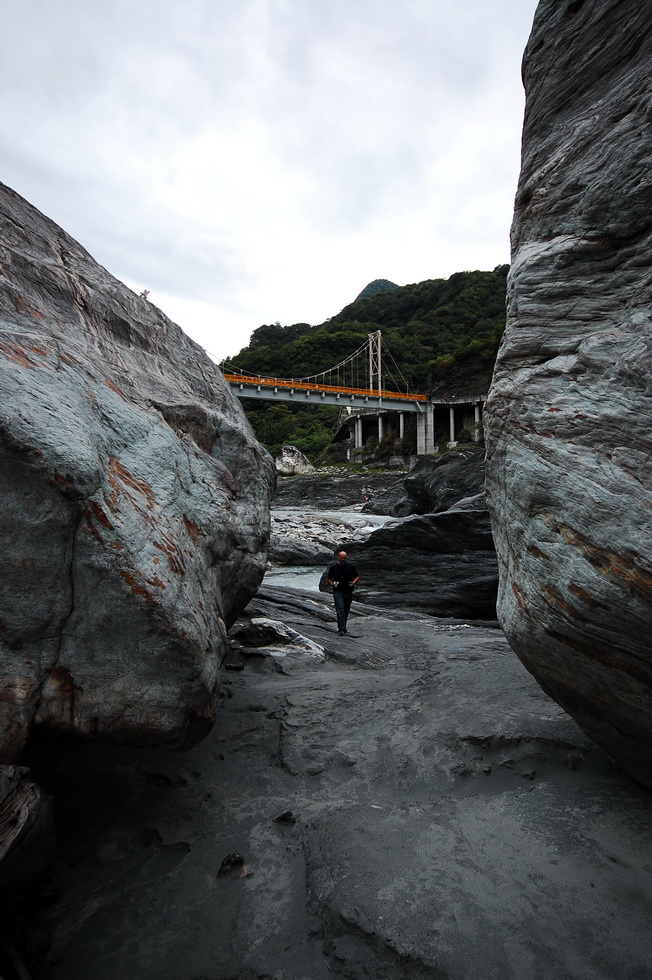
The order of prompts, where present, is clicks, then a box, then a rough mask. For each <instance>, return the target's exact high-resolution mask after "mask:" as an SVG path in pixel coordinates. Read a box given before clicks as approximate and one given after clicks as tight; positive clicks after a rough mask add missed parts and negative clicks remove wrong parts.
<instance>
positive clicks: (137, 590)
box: [120, 569, 155, 606]
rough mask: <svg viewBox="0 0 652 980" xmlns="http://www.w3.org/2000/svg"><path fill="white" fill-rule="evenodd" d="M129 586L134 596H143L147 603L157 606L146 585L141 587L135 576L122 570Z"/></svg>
mask: <svg viewBox="0 0 652 980" xmlns="http://www.w3.org/2000/svg"><path fill="white" fill-rule="evenodd" d="M120 574H121V575H122V577H123V579H124V580H125V582H126V583H127V585H128V586H129V589H130V591H131V592H132V593H133V595H138V596H142V598H143V599H144V600H145V602H147V604H148V605H152V606H153V605H155V599H154V597H153V596H152V594H151V593H150V592H148V591H147V589H146V588H145V586H144V585H141V584H140V583H139V582H137V581H136V578H135V576H133V575H132V574H131V572H128V571H127V570H126V569H122V571H121V573H120Z"/></svg>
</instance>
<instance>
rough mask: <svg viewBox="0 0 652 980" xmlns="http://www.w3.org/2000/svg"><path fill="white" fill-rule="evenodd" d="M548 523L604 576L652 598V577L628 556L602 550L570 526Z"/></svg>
mask: <svg viewBox="0 0 652 980" xmlns="http://www.w3.org/2000/svg"><path fill="white" fill-rule="evenodd" d="M548 523H549V524H550V526H551V527H552V528H553V529H554V530H555V531H557V532H558V533H559V534H560V535H561V536H562V537H563V539H564V540H565V541H566V542H567V543H568V544H570V545H572V546H573V547H574V548H577V549H578V550H579V551H581V552H582V553H583V555H584V557H585V558H586V560H587V561H588V562H589V563H590V564H591V565H593V567H594V568H597V569H598V571H600V572H601V573H602V574H603V575H605V576H611V577H612V578H616V579H620V580H621V581H623V582H625V583H626V584H627V585H628V586H629V588H631V589H632V590H633V591H634V592H638V593H639V594H640V595H643V596H644V597H645V598H646V599H649V598H650V597H651V596H652V575H650V574H649V573H648V572H647V571H643V569H641V568H640V567H639V566H638V565H637V564H636V562H635V561H634V560H633V559H632V558H630V557H629V556H628V555H621V554H618V552H616V551H612V550H611V549H610V548H600V547H598V546H597V545H595V544H594V543H593V542H592V541H590V540H589V539H588V538H587V537H585V535H583V534H581V533H580V532H579V531H575V530H574V529H573V528H570V527H568V525H565V524H559V523H557V522H555V521H549V522H548Z"/></svg>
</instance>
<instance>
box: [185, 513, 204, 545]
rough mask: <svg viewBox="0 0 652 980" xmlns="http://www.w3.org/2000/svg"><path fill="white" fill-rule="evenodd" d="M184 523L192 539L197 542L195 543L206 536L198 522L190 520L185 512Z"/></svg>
mask: <svg viewBox="0 0 652 980" xmlns="http://www.w3.org/2000/svg"><path fill="white" fill-rule="evenodd" d="M183 523H184V524H185V525H186V531H187V532H188V534H189V535H190V537H191V538H192V540H193V541H194V542H195V544H197V542H198V541H199V539H200V538H202V537H203V536H204V535H203V533H202V532H201V531H200V530H199V528H198V527H197V525H196V524H194V523H193V522H192V521H191V520H189V518H187V517H186V515H185V514H184V515H183Z"/></svg>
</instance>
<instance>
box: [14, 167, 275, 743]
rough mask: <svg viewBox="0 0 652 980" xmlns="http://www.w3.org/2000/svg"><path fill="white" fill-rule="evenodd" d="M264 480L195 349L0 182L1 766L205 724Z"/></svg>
mask: <svg viewBox="0 0 652 980" xmlns="http://www.w3.org/2000/svg"><path fill="white" fill-rule="evenodd" d="M274 480H275V474H274V467H273V463H272V460H271V458H270V457H269V456H268V455H267V454H266V453H265V451H264V450H262V449H261V447H260V446H259V445H258V443H257V442H256V440H255V438H254V436H253V434H252V432H251V429H250V428H249V425H248V423H247V422H246V420H245V418H244V415H243V412H242V411H241V409H240V406H239V405H238V403H237V402H236V400H235V398H234V397H233V396H232V395H231V393H230V392H229V390H228V387H227V385H226V383H225V382H224V380H223V378H222V376H221V374H220V373H219V371H218V370H217V368H216V367H215V366H214V365H213V364H212V362H211V361H210V360H209V359H208V357H207V356H206V355H205V354H204V352H203V351H202V350H201V348H199V347H198V346H197V345H196V344H195V343H193V342H192V341H191V340H190V339H189V338H188V337H186V336H185V335H184V334H183V332H182V331H181V330H180V329H179V328H178V327H177V326H176V325H175V324H173V323H172V322H171V321H170V320H168V319H167V318H166V317H165V316H164V315H163V314H162V313H161V312H160V311H159V310H157V309H156V307H154V306H153V305H151V304H150V303H148V302H147V301H146V300H145V299H143V298H141V297H138V296H136V295H135V294H134V293H132V292H131V291H130V290H128V289H127V288H126V287H125V286H123V285H122V284H121V283H120V282H118V281H117V280H116V279H114V278H113V277H112V276H111V275H109V273H108V272H107V271H106V270H105V269H103V268H102V267H101V266H99V265H98V264H97V263H96V262H94V261H93V259H92V258H91V256H90V255H88V253H87V252H85V251H84V249H83V248H81V247H80V246H79V245H78V244H77V242H75V241H74V240H73V239H72V238H70V237H69V236H68V235H67V234H65V233H64V232H63V231H62V230H61V229H60V228H59V227H58V226H57V225H55V224H54V223H53V222H52V221H50V220H48V219H47V218H45V217H44V216H43V215H42V214H40V213H39V212H38V211H37V210H36V209H34V208H33V207H31V206H30V205H29V204H28V203H27V202H26V201H24V200H23V199H22V198H20V197H19V196H18V195H17V194H15V193H14V192H13V191H11V190H10V189H9V188H7V187H5V186H4V185H0V483H1V493H0V653H1V663H0V760H2V761H5V762H6V761H11V760H13V759H15V758H16V757H17V756H18V755H19V753H20V752H21V750H22V748H23V746H24V743H25V740H26V738H27V736H28V734H29V732H30V730H31V729H32V728H33V727H34V726H40V727H43V726H47V727H52V728H55V729H57V730H63V731H71V732H74V733H78V734H81V735H84V736H91V737H95V738H107V739H111V740H117V741H126V742H134V743H139V744H157V745H165V746H170V747H178V746H185V745H188V744H191V743H192V742H194V741H196V740H197V738H199V737H200V736H201V735H202V734H204V733H205V732H206V730H207V729H208V728H209V727H210V725H211V723H212V719H213V699H214V692H215V687H216V683H217V673H218V668H219V666H220V663H221V660H222V658H223V656H224V652H225V637H226V630H227V628H228V626H229V624H230V623H232V622H233V620H234V619H235V618H236V616H237V615H238V613H239V611H240V610H241V609H242V608H243V606H244V605H245V604H246V602H247V601H248V600H249V598H250V597H251V596H252V595H253V594H254V593H255V591H256V589H257V587H258V585H259V583H260V580H261V578H262V575H263V573H264V568H265V561H266V552H267V546H268V538H269V501H270V498H271V495H272V492H273V486H274Z"/></svg>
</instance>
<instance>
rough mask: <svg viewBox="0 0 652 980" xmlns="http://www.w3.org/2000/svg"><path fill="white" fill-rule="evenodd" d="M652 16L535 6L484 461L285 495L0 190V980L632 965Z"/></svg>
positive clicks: (227, 409)
mask: <svg viewBox="0 0 652 980" xmlns="http://www.w3.org/2000/svg"><path fill="white" fill-rule="evenodd" d="M651 27H652V14H651V13H650V12H649V11H648V10H647V9H646V7H645V6H644V5H642V4H639V3H635V2H634V0H594V2H592V3H588V2H582V0H561V2H558V0H555V2H552V0H542V2H541V3H540V5H539V9H538V12H537V16H536V19H535V23H534V28H533V33H532V36H531V38H530V42H529V44H528V49H527V51H526V55H525V60H524V78H525V83H526V96H527V107H526V119H525V129H524V142H523V165H522V173H521V179H520V183H519V189H518V194H517V201H516V215H515V220H514V227H513V250H514V252H513V255H514V261H513V265H512V270H511V273H510V280H509V316H508V326H507V331H506V334H505V339H504V342H503V346H502V348H501V352H500V355H499V360H498V363H497V365H496V372H495V379H494V385H493V387H492V391H491V394H490V399H489V403H488V405H487V411H486V428H487V442H488V447H487V458H486V463H485V458H484V454H483V453H482V452H481V451H479V450H478V449H477V448H473V447H470V448H468V449H466V448H464V449H459V450H458V451H456V452H451V453H449V454H448V455H447V456H444V457H442V458H439V459H435V458H425V459H422V460H420V461H419V463H418V465H417V467H415V469H414V470H412V471H411V472H410V473H408V474H400V473H390V474H386V473H385V474H384V473H379V472H373V471H368V472H364V473H361V474H359V475H358V476H355V477H351V475H350V474H349V473H345V472H343V471H342V472H337V471H332V472H329V473H326V474H324V473H320V472H318V471H315V472H304V473H302V474H301V475H298V476H291V475H288V476H281V477H279V478H278V481H277V478H276V474H275V472H274V465H273V461H272V460H271V458H270V457H269V455H268V454H267V453H266V452H265V451H264V449H262V448H261V447H260V446H259V445H258V443H257V442H256V440H255V439H254V437H253V435H252V432H251V429H250V427H249V425H248V423H247V421H246V419H245V417H244V414H243V412H242V410H241V407H240V405H239V404H238V403H237V402H236V400H235V399H234V398H233V397H232V395H231V393H230V391H229V390H228V388H227V386H226V384H225V382H224V380H223V378H222V376H221V375H220V372H219V371H218V370H217V368H216V367H215V366H214V365H213V364H212V362H211V361H210V360H209V359H208V358H207V357H206V356H205V354H204V353H203V351H202V350H201V349H200V348H198V347H197V345H195V344H194V343H192V341H190V340H189V339H188V338H187V337H186V336H185V335H184V334H183V332H182V331H181V330H180V329H179V328H178V327H177V326H176V325H174V324H173V323H171V322H170V321H169V320H168V319H167V318H165V317H164V316H163V314H161V313H160V311H158V310H157V309H156V307H154V306H152V305H151V304H150V303H148V302H147V301H146V300H145V299H144V298H142V297H138V296H136V295H135V294H133V293H132V292H131V291H130V290H128V289H127V288H126V287H125V286H123V285H122V284H121V283H119V282H118V281H117V280H115V279H114V278H113V277H112V276H111V275H110V274H109V273H108V272H107V271H106V270H104V269H103V268H101V267H100V266H99V265H98V264H97V263H95V262H94V261H93V259H92V258H91V257H90V256H89V255H88V254H87V253H86V252H85V251H84V249H83V248H82V247H81V246H80V245H79V244H77V243H76V242H75V241H74V240H73V239H71V238H70V236H68V235H67V234H66V233H65V232H63V231H62V230H61V229H60V228H58V227H57V226H56V225H55V224H54V223H53V222H51V221H50V220H49V219H47V218H45V217H44V216H43V215H41V214H40V213H39V212H38V211H37V210H36V209H35V208H33V207H32V206H31V205H29V204H28V203H27V202H26V201H24V200H23V199H22V198H20V197H19V196H18V195H17V194H15V193H14V192H13V191H11V190H10V189H9V188H6V187H4V186H0V395H1V399H0V460H1V464H2V465H1V466H0V479H1V480H2V484H3V485H2V494H1V496H0V534H2V550H1V552H0V562H1V563H2V577H1V578H0V656H1V669H2V677H1V682H0V763H1V764H0V907H1V909H2V914H3V927H2V929H1V930H0V976H1V977H2V978H3V980H16V978H18V980H28V978H30V977H31V978H32V980H88V978H89V977H93V978H94V980H124V978H126V977H129V978H133V980H163V978H165V980H326V978H327V977H333V976H339V977H343V978H350V980H403V978H408V980H471V978H476V977H477V978H480V977H481V978H485V977H486V978H489V980H544V978H545V980H596V978H597V980H634V978H637V980H638V978H640V980H644V978H647V977H649V975H650V966H649V960H650V956H649V948H650V941H651V938H652V930H651V926H650V908H652V862H651V861H650V857H649V855H650V850H651V845H652V819H651V818H650V785H651V783H652V780H651V778H650V769H649V765H650V762H649V760H650V752H649V748H650V745H649V742H650V738H651V737H652V736H651V734H650V732H651V726H650V715H651V713H652V707H651V702H650V690H649V678H648V673H649V650H648V647H649V644H648V641H647V632H648V631H649V626H650V623H651V622H652V616H651V615H650V612H651V610H650V597H651V591H650V588H651V587H650V582H651V581H652V568H651V566H650V559H649V556H648V554H647V551H646V549H645V545H646V543H647V541H648V540H649V530H650V518H649V514H650V504H651V503H652V500H651V493H652V484H651V483H650V469H649V458H650V450H649V446H648V442H649V435H648V433H647V428H648V421H649V417H650V412H649V377H650V370H649V369H650V367H651V366H652V365H650V358H649V352H650V343H649V341H650V312H649V299H648V293H649V288H648V287H649V284H648V279H649V268H650V248H649V243H650V224H649V221H650V219H649V214H650V208H649V204H650V194H651V193H652V191H651V189H650V186H651V185H650V180H649V174H648V170H647V169H646V165H645V162H646V159H647V157H646V152H647V147H648V145H649V120H646V118H644V115H645V112H646V106H647V103H646V101H645V99H646V98H647V95H648V94H649V87H650V81H649V71H648V68H647V66H648V63H649V54H650V52H649V46H650V38H651V37H652V31H651V30H650V28H651ZM616 137H617V138H616ZM485 469H486V473H485ZM485 482H486V493H485ZM365 498H369V499H365ZM270 508H271V511H270ZM490 518H491V519H490ZM342 546H344V547H346V548H347V549H348V550H349V552H350V554H351V557H352V558H353V559H354V560H355V562H356V565H357V566H358V568H359V570H360V572H361V582H360V586H359V589H358V590H357V594H356V599H355V601H354V603H353V608H352V614H351V620H350V633H349V635H348V636H344V637H340V636H338V634H337V630H336V626H335V615H334V610H333V604H332V597H331V596H330V595H329V594H328V592H327V591H325V586H324V580H323V571H324V567H325V565H326V564H327V563H328V561H329V559H330V558H331V557H332V554H333V551H334V550H337V549H338V548H339V547H342ZM269 565H271V566H275V568H276V570H279V569H281V570H283V569H285V570H287V569H292V568H296V567H302V566H307V567H308V569H309V570H310V571H311V575H312V571H313V570H314V578H313V581H312V584H311V587H310V588H288V587H286V586H283V587H279V586H277V585H275V584H273V583H274V581H275V579H274V577H273V573H271V572H270V571H269ZM320 580H321V581H320ZM320 586H321V587H320ZM496 602H497V606H496ZM496 610H497V613H498V618H499V622H500V626H502V629H501V628H499V622H498V620H496V618H495V616H496ZM503 631H504V632H503ZM514 652H515V653H516V655H515V653H514ZM526 668H527V669H526ZM170 749H176V751H170Z"/></svg>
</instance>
